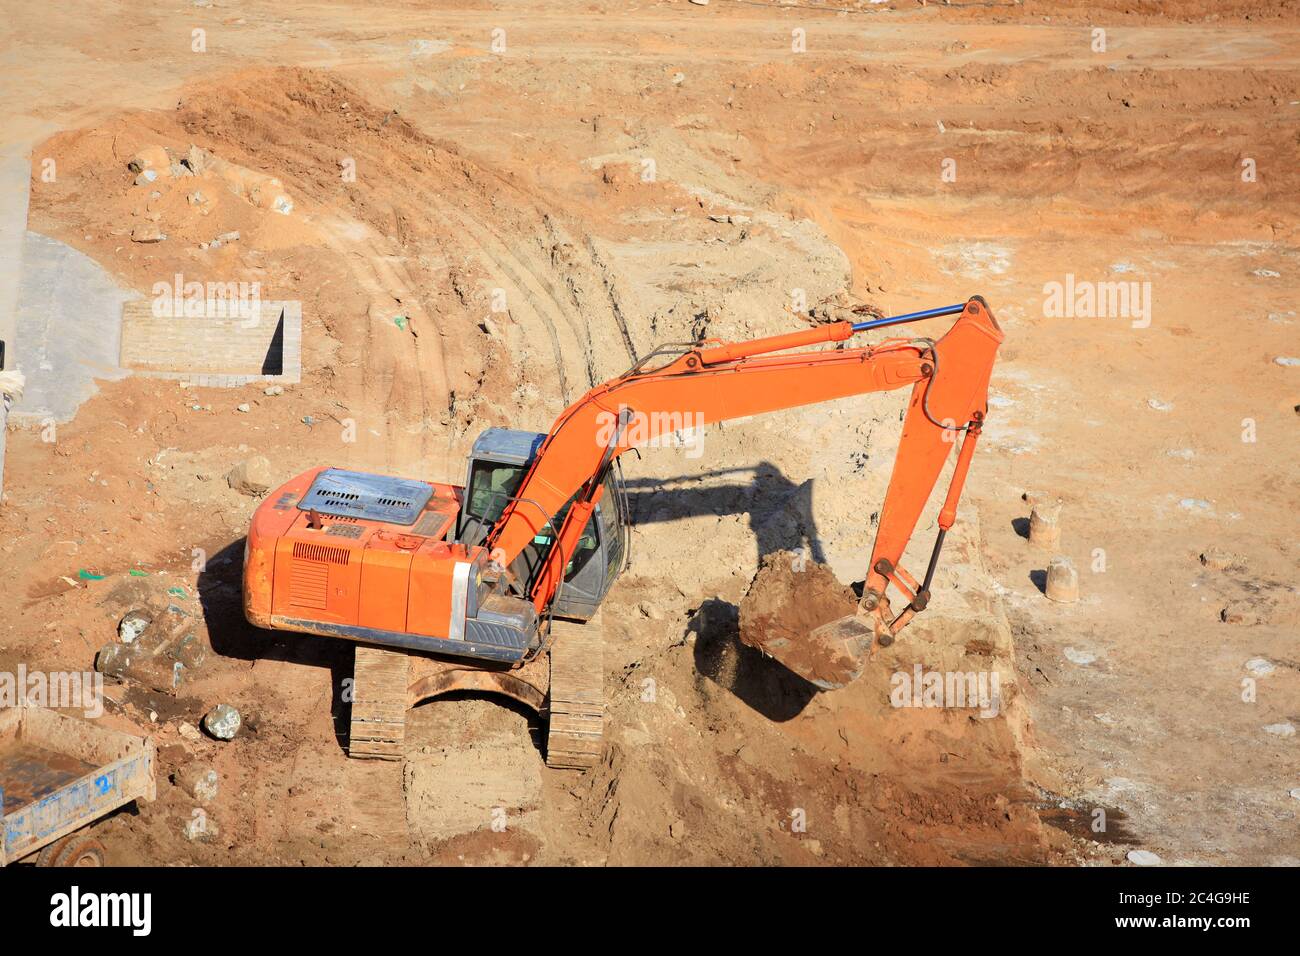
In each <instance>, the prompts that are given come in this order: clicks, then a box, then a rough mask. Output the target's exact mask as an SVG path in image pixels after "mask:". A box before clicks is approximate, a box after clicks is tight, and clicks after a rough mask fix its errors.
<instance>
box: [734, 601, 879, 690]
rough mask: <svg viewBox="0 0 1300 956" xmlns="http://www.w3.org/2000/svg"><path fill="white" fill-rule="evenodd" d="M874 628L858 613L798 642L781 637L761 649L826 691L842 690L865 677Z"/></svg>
mask: <svg viewBox="0 0 1300 956" xmlns="http://www.w3.org/2000/svg"><path fill="white" fill-rule="evenodd" d="M871 641H872V628H871V625H870V623H868V619H867V618H864V617H860V616H858V615H856V614H850V615H848V616H846V617H841V618H837V619H836V620H834V621H829V622H828V623H826V624H823V625H821V626H820V627H817V628H814V629H813V630H812V631H811V632H810V633H808V634H807V635H806V636H804V637H802V638H798V639H794V640H791V639H788V638H777V639H775V640H772V641H769V642H767V643H764V644H762V645H759V648H758V649H759V650H761V651H762V652H763V653H764V654H767V655H768V656H769V657H773V658H775V659H776V660H778V661H780V663H781V664H782V665H783V666H784V667H786V668H788V669H789V670H791V671H794V673H796V674H798V675H799V676H800V677H802V678H803V679H804V680H806V681H808V682H809V683H811V684H816V685H817V686H818V687H820V688H821V689H822V690H838V689H839V688H841V687H844V686H845V685H846V684H851V683H852V682H853V681H855V680H857V679H858V678H859V677H861V676H862V672H863V670H865V669H866V666H867V661H868V659H869V658H870V656H871Z"/></svg>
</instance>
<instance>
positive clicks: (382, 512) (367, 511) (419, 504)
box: [298, 468, 433, 525]
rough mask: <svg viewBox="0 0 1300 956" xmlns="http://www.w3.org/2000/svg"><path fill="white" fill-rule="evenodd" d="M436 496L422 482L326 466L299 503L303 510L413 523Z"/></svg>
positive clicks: (397, 522)
mask: <svg viewBox="0 0 1300 956" xmlns="http://www.w3.org/2000/svg"><path fill="white" fill-rule="evenodd" d="M432 497H433V488H432V486H430V485H428V484H426V483H425V482H423V481H408V480H407V479H405V478H389V477H387V476H385V475H370V474H366V473H365V472H361V471H345V470H344V469H342V468H327V469H326V470H325V471H322V472H321V473H320V474H319V475H317V476H316V480H315V481H313V482H312V485H311V488H309V489H308V490H307V494H305V495H303V497H302V500H301V501H299V502H298V507H299V508H300V509H301V510H303V511H309V510H315V511H317V512H319V513H321V514H325V515H334V516H343V517H352V518H367V519H369V520H372V521H385V522H387V523H389V524H400V525H410V524H413V523H414V522H415V519H416V518H418V517H419V516H420V512H421V511H423V510H424V506H425V505H427V504H428V503H429V499H430V498H432Z"/></svg>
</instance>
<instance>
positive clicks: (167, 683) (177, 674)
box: [95, 604, 207, 694]
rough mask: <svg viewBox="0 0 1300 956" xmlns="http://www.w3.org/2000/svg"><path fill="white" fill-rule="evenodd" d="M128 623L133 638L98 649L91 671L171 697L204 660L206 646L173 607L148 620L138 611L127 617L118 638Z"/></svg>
mask: <svg viewBox="0 0 1300 956" xmlns="http://www.w3.org/2000/svg"><path fill="white" fill-rule="evenodd" d="M128 619H129V620H130V621H131V627H130V628H128V631H129V632H133V633H134V636H133V638H132V639H131V640H130V641H124V643H121V644H119V643H116V642H114V643H111V644H106V645H104V647H102V648H100V651H99V653H98V654H97V655H96V657H95V669H96V670H98V671H99V672H100V673H102V674H106V675H108V676H110V677H117V678H119V679H121V680H129V681H133V682H135V683H137V684H141V685H143V686H145V687H148V688H150V689H152V690H156V691H161V692H163V693H165V694H175V693H176V691H177V688H179V687H180V686H181V684H183V683H184V682H185V680H186V678H187V676H188V674H189V673H190V672H191V671H193V670H195V669H197V668H198V667H201V666H202V664H203V662H204V661H205V660H207V646H206V644H205V643H204V641H203V639H202V637H201V636H200V635H199V632H198V629H197V628H196V627H195V622H194V619H193V618H192V617H190V615H189V614H187V613H186V612H185V611H183V610H181V609H180V608H179V607H177V606H176V605H174V604H169V605H168V606H167V608H166V609H165V610H164V611H163V612H162V613H161V614H159V615H156V616H152V617H150V616H148V615H147V612H144V611H138V610H137V611H132V612H130V613H128V614H127V615H126V616H125V617H124V618H123V621H122V624H119V625H118V633H119V635H120V636H125V635H123V633H122V625H123V624H125V623H126V622H127V621H128ZM142 621H143V622H144V626H143V627H140V626H139V625H140V623H141V622H142Z"/></svg>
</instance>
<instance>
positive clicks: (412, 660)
mask: <svg viewBox="0 0 1300 956" xmlns="http://www.w3.org/2000/svg"><path fill="white" fill-rule="evenodd" d="M950 315H955V316H957V318H956V320H955V321H954V322H953V324H952V327H951V328H950V329H949V330H948V331H947V333H945V334H944V335H943V337H942V338H940V339H938V340H937V341H936V340H933V339H928V338H910V339H907V338H891V339H886V340H884V341H881V342H877V343H875V344H871V345H865V346H862V347H856V348H855V347H849V346H847V345H846V344H844V343H846V342H847V341H848V340H849V339H850V338H851V337H852V336H854V335H856V334H859V333H862V332H866V331H869V330H872V329H877V328H884V327H888V326H894V325H901V324H906V323H911V322H917V321H921V320H925V319H933V318H938V317H941V316H950ZM1002 339H1003V335H1002V330H1001V329H1000V327H999V326H998V323H997V320H996V319H995V318H994V317H993V314H992V312H991V311H990V310H989V308H988V306H987V305H986V303H985V302H984V300H983V299H982V298H980V297H979V296H975V297H973V298H971V299H970V300H969V301H967V302H965V303H963V304H959V305H953V306H945V307H942V308H937V309H929V310H925V311H922V312H913V313H908V314H906V315H900V316H893V317H889V318H882V319H872V320H868V321H862V322H856V323H854V322H847V321H844V322H834V323H830V324H826V325H820V326H816V327H814V328H810V329H805V330H801V331H797V332H791V333H788V334H785V335H776V336H771V337H767V338H760V339H755V340H753V341H748V342H735V343H721V342H716V341H706V342H692V343H686V344H681V345H668V346H661V347H660V348H658V349H656V350H655V351H654V352H652V353H650V354H649V355H647V356H645V357H644V358H643V359H641V360H640V361H639V362H637V364H636V365H635V366H633V367H632V368H631V369H629V370H628V371H627V372H625V373H623V374H622V375H619V376H618V377H616V378H613V379H611V380H609V381H608V382H605V383H603V384H601V385H598V386H596V387H595V388H593V389H591V390H590V391H589V392H587V394H586V395H584V396H583V397H582V398H581V399H579V400H578V401H577V402H575V403H574V404H573V405H571V406H570V407H569V408H567V409H566V410H565V411H564V412H563V413H562V414H561V415H560V417H559V418H558V419H556V421H555V424H554V425H552V426H551V430H550V432H549V433H548V434H546V435H542V434H538V433H533V432H524V431H517V430H512V429H501V428H489V429H487V430H486V431H484V432H483V433H482V434H481V435H480V436H479V437H478V439H477V440H476V442H475V443H474V446H473V450H472V452H471V455H470V459H469V463H468V469H467V473H466V479H465V484H464V486H456V485H449V484H440V483H436V482H428V481H420V480H415V479H402V478H392V477H385V476H379V475H372V474H366V473H361V472H354V471H347V470H344V469H339V468H329V467H320V468H314V469H312V470H310V471H307V472H304V473H303V474H301V475H299V476H297V477H296V478H294V479H292V480H291V481H289V482H287V483H286V484H284V485H282V486H281V487H280V488H278V489H276V490H275V491H273V492H272V493H271V494H270V495H269V496H268V497H267V498H266V500H265V501H263V503H262V504H261V505H260V506H259V508H258V509H257V512H256V513H255V514H254V516H253V520H252V525H251V527H250V529H249V533H248V540H247V543H246V546H245V557H244V610H245V615H246V616H247V618H248V620H249V622H251V623H252V624H254V625H256V626H258V627H264V628H276V629H281V630H291V631H300V632H306V633H310V634H319V635H325V636H329V637H337V638H344V639H347V640H350V641H354V642H357V648H356V666H355V671H354V675H353V683H352V684H351V685H350V687H348V688H347V690H346V691H345V696H350V698H351V703H352V726H351V738H350V741H349V752H350V753H351V754H352V755H353V756H358V757H377V758H387V759H399V758H400V756H401V748H402V738H403V734H404V726H405V719H406V712H407V710H408V709H409V708H410V707H412V706H414V705H415V704H417V703H419V702H420V701H422V700H426V699H428V698H431V697H435V696H438V695H440V694H444V693H448V692H450V691H457V690H460V691H464V690H471V691H480V692H490V693H499V694H504V695H506V696H508V697H511V698H513V699H515V700H517V701H519V702H520V703H522V704H524V705H525V706H527V707H529V708H531V709H533V710H535V711H536V712H537V713H538V714H539V715H541V716H542V717H543V718H544V719H545V720H546V722H547V752H546V760H547V763H548V764H549V765H550V766H553V767H573V768H583V767H589V766H591V765H593V764H594V763H595V762H596V760H597V759H598V757H599V754H600V751H601V737H602V733H603V726H604V693H603V687H602V680H603V671H604V666H603V660H602V652H601V646H602V642H601V636H600V604H601V601H602V600H603V599H604V597H605V595H606V594H607V593H608V592H609V589H610V587H611V586H612V585H613V583H614V581H615V579H616V578H617V577H618V575H619V574H620V573H621V572H622V570H623V569H624V567H625V565H626V563H627V559H628V548H629V538H628V532H629V526H630V525H629V515H628V507H627V498H626V494H625V492H624V489H623V483H622V479H621V469H620V468H619V465H618V460H619V456H620V455H622V454H623V453H624V452H626V451H628V450H630V449H632V448H634V447H637V446H640V445H645V444H648V443H649V442H651V441H655V440H657V439H658V440H661V441H662V440H666V439H669V438H670V437H671V436H672V435H673V434H674V433H677V434H680V432H681V431H682V430H683V429H697V428H699V427H700V426H703V425H707V424H710V423H713V422H719V421H723V420H726V419H736V418H742V417H746V416H750V415H757V414H760V413H763V412H770V411H775V410H778V409H783V408H793V407H796V406H800V405H810V404H813V403H817V402H824V401H829V400H831V399H836V398H843V397H846V396H850V395H859V394H862V393H865V392H878V391H884V390H887V389H894V388H903V387H909V386H910V388H911V397H910V399H909V402H908V406H907V412H906V416H905V418H904V422H903V434H902V439H901V442H900V445H899V449H898V455H897V459H896V461H895V465H894V473H893V476H892V478H891V481H890V485H889V490H888V492H887V493H886V497H885V502H884V506H883V508H882V509H881V512H880V521H879V529H878V532H877V535H876V540H875V544H874V546H873V549H872V553H871V559H870V565H869V567H868V571H867V576H866V581H865V583H864V587H863V596H862V600H861V603H860V606H859V611H858V614H856V615H853V616H850V617H847V618H844V619H842V620H839V621H834V622H831V623H830V624H827V625H823V626H822V627H820V628H818V629H817V630H816V631H814V632H813V633H812V634H810V635H809V636H808V639H807V643H806V644H805V645H804V646H800V647H787V648H782V647H764V648H763V650H764V651H765V652H767V653H769V654H772V655H773V656H775V657H777V658H778V659H779V660H781V661H782V663H784V664H785V665H786V666H788V667H790V668H791V669H792V670H795V671H796V672H797V673H802V674H803V676H805V677H807V678H808V679H810V680H813V681H814V682H815V683H817V684H818V685H819V686H820V687H822V688H824V689H833V688H835V687H840V686H843V685H844V684H846V683H847V682H848V681H850V680H852V679H853V678H855V677H856V676H858V675H859V674H860V673H861V671H862V668H863V666H864V662H865V660H866V659H868V658H869V656H870V654H871V652H872V650H873V648H874V647H875V646H876V645H877V644H878V645H881V646H884V645H888V644H890V643H892V642H893V640H894V638H895V636H896V635H897V634H898V632H899V631H900V630H901V629H902V628H903V627H905V626H906V625H907V623H908V622H909V621H910V620H911V619H912V618H913V617H914V616H915V615H916V614H917V613H919V612H920V611H922V610H924V609H925V607H926V604H927V603H928V601H929V598H930V590H929V589H930V584H931V580H932V578H933V576H934V572H935V567H936V565H937V562H938V559H939V553H940V549H941V547H942V545H943V539H944V535H945V534H946V533H947V531H948V529H950V528H951V527H952V525H953V521H954V519H955V517H956V513H957V503H958V500H959V498H960V496H961V491H962V485H963V483H964V482H965V480H966V475H967V472H968V470H969V468H970V463H971V458H972V456H973V454H974V451H975V444H976V440H977V439H978V438H979V435H980V430H981V428H982V427H983V425H984V421H985V416H986V415H987V413H988V385H989V377H990V375H991V373H992V369H993V362H994V359H995V357H996V355H997V350H998V346H999V345H1000V344H1001V342H1002ZM826 343H835V346H834V347H833V348H829V349H827V348H822V349H818V350H815V351H798V350H800V349H807V348H809V347H812V346H818V345H824V344H826ZM955 445H959V446H960V448H959V451H958V453H957V462H956V466H955V468H954V469H953V472H952V478H951V481H950V484H949V487H948V491H947V497H946V499H945V501H944V503H943V506H942V509H941V510H940V512H939V520H938V524H939V530H938V533H937V536H936V540H935V542H934V547H933V550H932V552H931V555H930V559H929V563H928V566H927V568H926V570H925V574H924V576H923V578H922V579H921V580H920V581H918V580H917V578H916V577H914V576H913V575H912V574H909V573H908V572H907V571H906V570H905V569H904V568H903V567H902V566H901V565H900V561H901V559H902V555H903V551H904V548H905V547H906V546H907V543H908V540H909V539H910V537H911V535H912V532H913V530H914V528H915V527H916V523H917V521H918V520H919V518H920V516H921V512H922V509H923V508H924V507H925V505H926V503H927V501H928V500H929V498H930V495H931V492H932V491H933V488H934V485H935V483H936V482H937V481H938V478H939V475H940V472H941V471H942V469H943V466H944V463H945V461H946V460H947V459H948V457H949V455H950V454H951V452H952V449H953V447H954V446H955ZM891 586H892V587H893V588H894V589H895V590H896V591H897V593H898V594H899V595H900V596H901V599H902V603H901V605H900V607H899V610H897V611H895V610H894V608H893V604H892V602H891V600H890V597H889V595H888V592H889V589H890V588H891ZM810 661H816V662H817V664H816V667H815V668H813V667H811V665H809V663H808V662H810ZM828 662H830V665H828ZM832 665H833V666H832Z"/></svg>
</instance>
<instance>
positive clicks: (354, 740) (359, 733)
mask: <svg viewBox="0 0 1300 956" xmlns="http://www.w3.org/2000/svg"><path fill="white" fill-rule="evenodd" d="M410 673H411V658H410V655H409V654H407V652H406V651H395V650H394V651H390V650H385V649H384V648H382V647H370V646H367V645H365V644H358V645H357V649H356V658H355V664H354V666H353V671H352V679H353V683H352V727H351V730H350V733H349V735H348V753H349V755H351V756H353V757H363V758H369V759H372V760H401V759H402V744H403V742H404V741H405V739H406V708H407V687H408V685H409V683H410Z"/></svg>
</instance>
